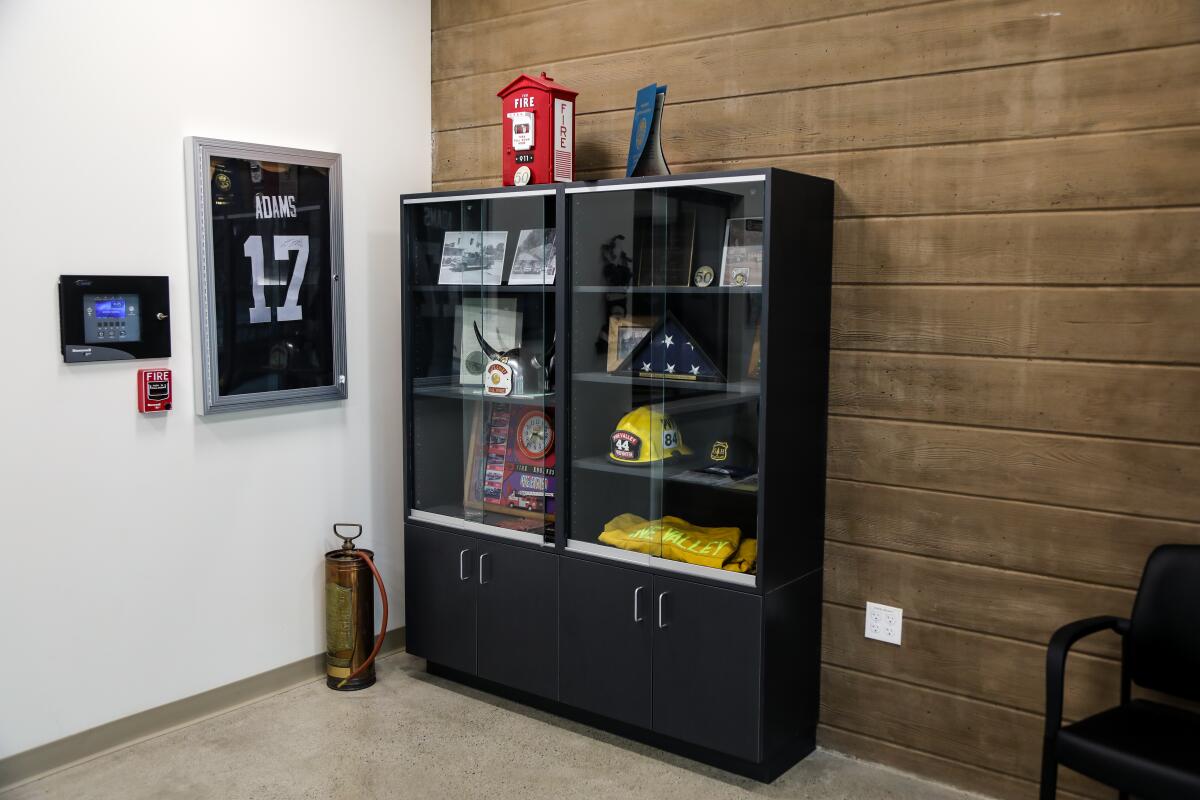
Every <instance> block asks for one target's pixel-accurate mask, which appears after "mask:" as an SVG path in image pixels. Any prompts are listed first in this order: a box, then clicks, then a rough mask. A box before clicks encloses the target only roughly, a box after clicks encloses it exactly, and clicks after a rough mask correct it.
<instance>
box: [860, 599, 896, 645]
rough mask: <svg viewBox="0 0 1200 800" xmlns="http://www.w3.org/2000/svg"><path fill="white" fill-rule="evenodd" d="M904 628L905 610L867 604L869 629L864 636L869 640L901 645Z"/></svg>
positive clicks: (877, 604)
mask: <svg viewBox="0 0 1200 800" xmlns="http://www.w3.org/2000/svg"><path fill="white" fill-rule="evenodd" d="M903 626H904V609H902V608H896V607H895V606H885V605H881V604H879V603H871V602H868V603H867V629H866V631H865V633H864V635H865V636H866V637H867V638H868V639H878V640H879V641H881V642H888V643H890V644H900V634H901V630H902V628H903Z"/></svg>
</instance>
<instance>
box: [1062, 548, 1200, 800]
mask: <svg viewBox="0 0 1200 800" xmlns="http://www.w3.org/2000/svg"><path fill="white" fill-rule="evenodd" d="M1107 630H1113V631H1116V632H1117V633H1118V634H1120V635H1121V637H1122V652H1121V704H1120V705H1119V706H1117V707H1116V708H1110V709H1108V710H1107V711H1102V712H1100V713H1099V714H1096V715H1094V716H1091V717H1088V718H1087V719H1083V720H1080V721H1079V722H1076V723H1074V724H1072V725H1068V726H1067V727H1065V728H1060V727H1059V726H1060V725H1062V707H1063V672H1064V670H1065V669H1066V665H1067V651H1068V650H1070V649H1071V645H1072V644H1074V643H1075V642H1076V641H1078V640H1079V639H1081V638H1083V637H1084V636H1087V635H1089V634H1092V633H1096V632H1098V631H1107ZM1131 683H1136V684H1137V685H1138V686H1141V687H1143V688H1145V689H1151V690H1153V691H1156V692H1161V693H1164V694H1169V695H1174V696H1176V697H1180V698H1185V699H1188V700H1195V701H1200V545H1163V546H1162V547H1159V548H1157V549H1156V550H1155V551H1154V552H1153V553H1151V554H1150V558H1149V559H1147V561H1146V569H1145V570H1144V571H1143V572H1142V584H1141V586H1139V587H1138V593H1137V599H1136V600H1134V603H1133V614H1132V615H1131V617H1130V619H1122V618H1120V617H1092V618H1091V619H1082V620H1079V621H1078V622H1072V623H1070V624H1068V625H1064V626H1063V627H1061V628H1059V629H1058V631H1056V632H1055V634H1054V636H1053V637H1052V638H1051V639H1050V648H1049V650H1048V651H1047V653H1046V741H1045V746H1044V747H1043V750H1042V794H1041V797H1042V800H1052V799H1053V798H1054V797H1055V790H1056V786H1055V785H1056V783H1057V779H1058V765H1059V764H1062V765H1063V766H1065V767H1069V768H1071V769H1073V770H1075V771H1076V772H1081V773H1083V774H1084V775H1087V776H1088V777H1090V778H1093V779H1094V780H1097V781H1100V782H1101V783H1106V784H1108V785H1109V786H1112V787H1114V788H1115V789H1117V791H1119V792H1120V796H1121V798H1122V800H1125V798H1127V797H1128V796H1129V795H1130V794H1132V795H1135V796H1137V797H1139V798H1145V800H1158V798H1162V800H1185V798H1187V799H1189V800H1194V799H1195V798H1200V714H1197V713H1195V712H1192V711H1186V710H1183V709H1181V708H1176V707H1174V706H1169V705H1164V704H1162V703H1155V702H1151V701H1149V700H1131V699H1130V697H1129V689H1130V684H1131Z"/></svg>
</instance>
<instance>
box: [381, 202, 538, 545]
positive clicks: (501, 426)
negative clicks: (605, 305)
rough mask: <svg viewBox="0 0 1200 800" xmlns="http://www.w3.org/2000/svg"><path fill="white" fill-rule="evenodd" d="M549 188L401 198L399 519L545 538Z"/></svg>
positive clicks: (530, 537)
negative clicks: (403, 364)
mask: <svg viewBox="0 0 1200 800" xmlns="http://www.w3.org/2000/svg"><path fill="white" fill-rule="evenodd" d="M554 213H555V204H554V193H553V190H540V191H532V192H526V193H502V194H485V195H476V196H467V197H459V198H448V199H444V200H441V199H436V198H435V199H412V198H410V199H406V200H405V204H404V225H405V236H404V242H405V253H404V264H405V270H406V272H405V292H406V294H407V296H406V303H407V308H406V316H407V318H408V319H409V320H411V322H410V323H409V325H408V326H407V328H406V329H407V331H408V336H409V342H408V343H407V344H406V349H407V359H408V373H407V374H408V375H409V376H410V377H411V387H410V394H409V400H408V402H409V403H410V407H409V412H408V415H407V417H408V420H409V426H410V427H409V435H410V436H411V440H410V441H411V448H410V450H409V453H410V455H409V457H408V458H409V460H408V465H407V466H408V480H409V484H410V488H411V508H410V511H409V514H410V517H411V518H413V519H416V520H423V521H427V522H438V523H442V524H448V525H452V526H454V527H457V528H460V529H465V530H475V531H484V532H488V533H492V534H498V535H501V536H507V537H510V538H517V539H524V540H528V541H537V542H547V541H550V542H552V541H553V526H554V518H555V514H556V510H557V508H556V501H557V497H556V489H557V486H556V481H555V449H556V448H555V445H556V436H557V429H556V426H555V413H554V412H555V406H554V386H555V379H556V376H555V374H554V370H553V362H554V358H553V355H554V348H555V343H556V342H555V336H554V319H555V307H554V298H555V294H554V284H555V280H556V278H557V274H556V273H557V260H556V250H555V248H556V239H555V237H556V228H555V221H554Z"/></svg>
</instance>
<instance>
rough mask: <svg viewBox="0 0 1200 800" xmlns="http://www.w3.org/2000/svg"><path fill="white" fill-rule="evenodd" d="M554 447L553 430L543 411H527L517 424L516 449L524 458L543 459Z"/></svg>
mask: <svg viewBox="0 0 1200 800" xmlns="http://www.w3.org/2000/svg"><path fill="white" fill-rule="evenodd" d="M553 445H554V428H552V427H551V426H550V418H549V417H547V416H546V412H544V411H529V412H526V414H525V416H523V417H521V421H520V422H519V423H517V449H518V450H520V451H521V455H523V456H525V457H526V458H534V459H538V458H545V457H546V456H547V455H549V453H550V448H551V447H552V446H553Z"/></svg>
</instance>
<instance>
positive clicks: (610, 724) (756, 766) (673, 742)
mask: <svg viewBox="0 0 1200 800" xmlns="http://www.w3.org/2000/svg"><path fill="white" fill-rule="evenodd" d="M425 669H426V671H427V672H428V673H429V674H430V675H436V676H438V677H439V678H446V679H448V680H452V681H455V682H456V683H461V684H464V685H466V686H470V687H472V688H475V689H480V690H482V691H485V692H488V693H490V694H494V695H497V696H498V697H504V698H506V699H509V700H516V701H517V702H519V703H522V704H524V705H527V706H532V707H533V708H537V709H540V710H542V711H547V712H549V713H551V714H555V715H557V716H560V717H563V718H564V719H569V720H572V721H574V722H579V723H582V724H584V725H589V726H591V727H593V728H599V729H600V730H604V731H608V732H609V733H615V734H617V735H618V736H623V737H625V738H626V739H632V740H634V741H636V742H641V743H642V744H647V745H650V746H651V747H657V748H659V749H661V750H666V751H668V752H671V753H675V754H676V755H680V756H684V757H685V758H690V759H692V760H694V761H699V762H700V763H702V764H708V765H710V766H714V767H717V768H718V769H723V770H725V771H727V772H732V773H734V774H736V775H742V776H745V777H747V778H753V779H754V780H756V781H761V782H762V783H770V782H772V781H774V780H775V779H776V778H778V777H779V776H780V775H782V774H783V773H785V772H787V771H788V770H789V769H791V768H792V767H793V766H795V765H796V764H798V763H799V762H800V761H801V760H802V759H803V758H804V757H805V756H807V755H808V754H809V753H811V752H812V751H813V750H815V749H816V740H815V738H812V739H796V740H794V741H792V742H790V743H789V745H788V746H787V747H785V748H783V749H782V750H780V752H778V753H776V754H775V755H774V756H772V757H771V758H769V759H768V760H766V761H764V762H762V763H756V762H753V761H746V760H745V759H741V758H734V757H733V756H729V755H726V754H725V753H720V752H717V751H715V750H709V749H708V748H706V747H697V746H696V745H694V744H690V743H688V742H684V741H681V740H679V739H674V738H671V737H670V736H663V735H662V734H659V733H655V732H654V731H649V730H646V729H645V728H639V727H636V726H634V725H629V724H627V723H624V722H618V721H616V720H612V719H608V718H607V717H603V716H600V715H598V714H593V713H591V712H588V711H582V710H580V709H578V708H573V707H572V706H568V705H565V704H564V703H560V702H557V701H555V700H548V699H546V698H544V697H539V696H538V695H534V694H529V693H528V692H522V691H520V690H518V689H513V688H511V687H509V686H505V685H503V684H500V683H496V682H494V681H489V680H486V679H484V678H480V677H478V676H477V675H471V674H470V673H466V672H461V671H460V670H456V669H453V668H451V667H447V666H443V665H442V664H437V663H434V662H433V661H426V662H425Z"/></svg>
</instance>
